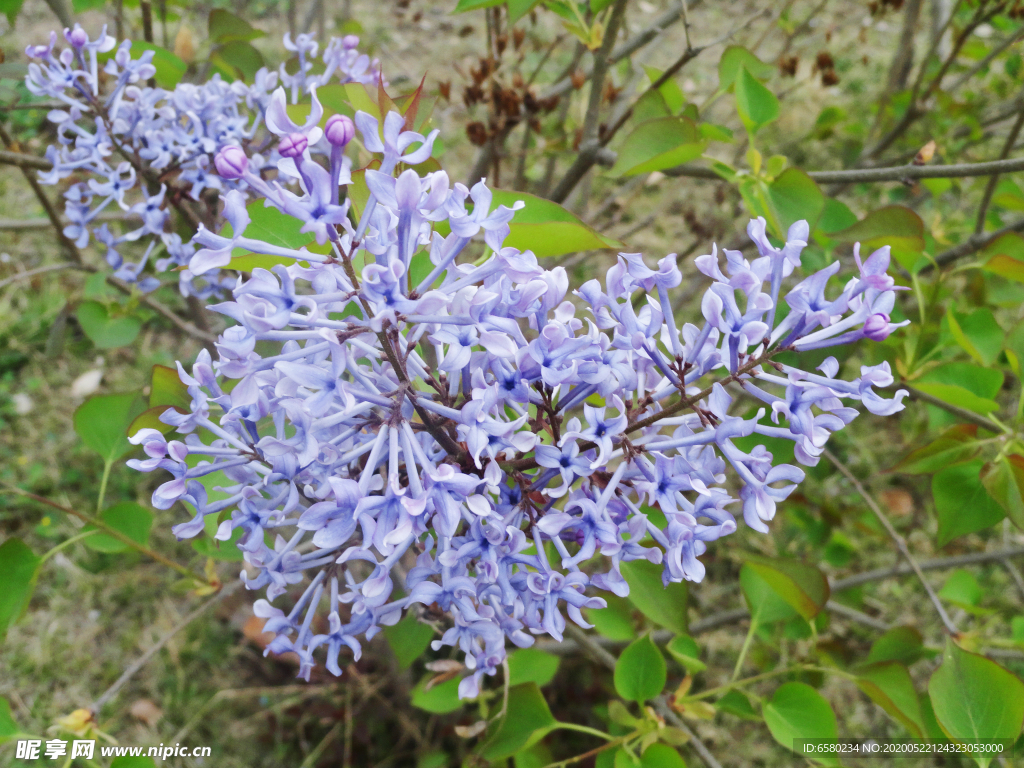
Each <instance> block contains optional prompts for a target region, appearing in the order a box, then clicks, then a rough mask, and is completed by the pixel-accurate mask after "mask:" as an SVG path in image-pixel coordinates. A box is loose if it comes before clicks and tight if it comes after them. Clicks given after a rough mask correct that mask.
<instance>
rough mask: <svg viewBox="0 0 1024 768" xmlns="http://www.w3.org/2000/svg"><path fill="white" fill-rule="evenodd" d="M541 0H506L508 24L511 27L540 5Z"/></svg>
mask: <svg viewBox="0 0 1024 768" xmlns="http://www.w3.org/2000/svg"><path fill="white" fill-rule="evenodd" d="M540 2H541V0H508V23H509V25H510V26H511V25H512V24H515V23H516V22H517V21H519V20H520V19H521V18H523V17H524V16H526V14H528V13H529V12H530V11H532V10H533V9H534V8H536V7H537V6H538V5H540Z"/></svg>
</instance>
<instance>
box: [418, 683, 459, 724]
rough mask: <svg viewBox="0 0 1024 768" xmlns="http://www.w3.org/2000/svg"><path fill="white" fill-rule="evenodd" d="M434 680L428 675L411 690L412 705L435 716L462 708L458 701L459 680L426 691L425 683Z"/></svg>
mask: <svg viewBox="0 0 1024 768" xmlns="http://www.w3.org/2000/svg"><path fill="white" fill-rule="evenodd" d="M433 678H434V675H432V674H430V675H427V676H426V677H424V678H423V679H422V680H420V681H419V683H417V684H416V687H415V688H413V689H412V696H411V700H412V705H413V706H414V707H417V708H418V709H422V710H425V711H427V712H430V713H432V714H435V715H444V714H446V713H448V712H454V711H455V710H457V709H461V708H462V701H460V700H459V679H458V678H455V679H453V680H445V681H444V682H443V683H440V684H438V685H435V686H433V687H432V688H430V690H427V683H429V682H430V681H431V680H432V679H433Z"/></svg>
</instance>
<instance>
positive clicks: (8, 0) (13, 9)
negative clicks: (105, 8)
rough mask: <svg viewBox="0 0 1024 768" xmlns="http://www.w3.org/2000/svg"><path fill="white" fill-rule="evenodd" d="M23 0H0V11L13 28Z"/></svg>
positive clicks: (76, 10) (76, 11)
mask: <svg viewBox="0 0 1024 768" xmlns="http://www.w3.org/2000/svg"><path fill="white" fill-rule="evenodd" d="M24 2H25V0H0V13H2V14H4V15H5V16H6V17H7V23H8V24H9V25H10V26H11V27H12V28H13V27H14V20H15V19H16V18H18V14H19V13H20V12H21V6H22V5H23V4H24ZM78 12H79V11H78V9H77V8H76V9H75V13H78Z"/></svg>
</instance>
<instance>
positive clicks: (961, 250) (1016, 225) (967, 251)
mask: <svg viewBox="0 0 1024 768" xmlns="http://www.w3.org/2000/svg"><path fill="white" fill-rule="evenodd" d="M1021 231H1024V218H1022V219H1018V220H1017V221H1014V222H1012V223H1010V224H1007V225H1006V226H1005V227H1001V228H999V229H997V230H995V231H994V232H989V233H988V234H982V235H971V236H970V237H969V238H967V240H965V241H964V242H962V243H960V245H955V246H953V247H952V248H950V249H949V250H946V251H943V252H942V253H940V254H939V255H938V256H936V257H935V263H936V264H938V265H939V266H940V267H944V266H946V265H947V264H952V263H953V262H954V261H957V260H958V259H962V258H963V257H964V256H970V255H971V254H973V253H977V252H978V251H980V250H983V249H984V248H986V247H988V246H989V245H991V244H992V243H994V242H995V241H996V240H998V239H999V238H1000V237H1002V236H1003V235H1005V234H1008V233H1010V232H1021ZM931 268H932V267H931V265H930V264H929V265H927V266H926V267H924V269H922V270H921V271H922V272H927V271H928V270H930V269H931Z"/></svg>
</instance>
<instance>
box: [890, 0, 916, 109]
mask: <svg viewBox="0 0 1024 768" xmlns="http://www.w3.org/2000/svg"><path fill="white" fill-rule="evenodd" d="M922 4H923V3H922V1H921V0H908V2H907V3H906V4H905V6H904V10H903V28H902V29H901V30H900V42H899V44H898V45H897V46H896V55H895V56H893V59H892V64H891V65H890V67H889V79H888V82H887V84H886V87H885V93H886V96H888V95H889V94H891V93H894V92H896V91H899V90H902V89H903V88H904V87H906V84H907V78H908V77H909V76H910V70H911V69H912V68H913V66H914V33H915V32H916V31H917V20H918V17H919V16H920V15H921V6H922Z"/></svg>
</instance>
